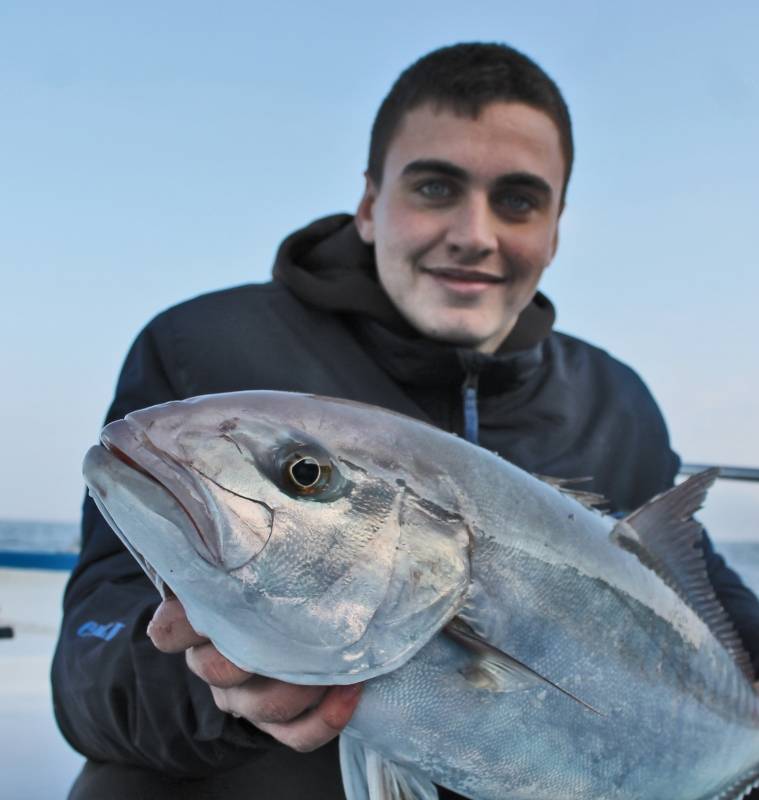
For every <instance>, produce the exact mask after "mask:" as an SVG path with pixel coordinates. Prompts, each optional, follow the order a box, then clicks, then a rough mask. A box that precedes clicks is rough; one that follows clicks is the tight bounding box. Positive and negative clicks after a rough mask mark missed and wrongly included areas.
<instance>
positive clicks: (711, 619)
mask: <svg viewBox="0 0 759 800" xmlns="http://www.w3.org/2000/svg"><path fill="white" fill-rule="evenodd" d="M718 474H719V470H718V469H717V468H712V469H707V470H704V471H703V472H699V473H698V474H697V475H693V476H692V477H690V478H688V479H687V480H686V481H683V482H682V483H681V484H680V485H679V486H675V487H674V488H673V489H670V490H669V491H667V492H664V493H663V494H660V495H657V496H656V497H654V498H652V499H651V500H649V501H648V502H647V503H646V504H645V505H643V506H641V507H640V508H639V509H638V510H637V511H633V512H632V514H629V515H628V516H627V517H625V518H624V519H623V520H620V522H618V523H617V525H616V526H615V527H614V529H613V530H612V532H611V539H612V541H613V542H615V543H616V544H617V545H619V546H620V547H622V548H623V549H625V550H627V551H629V552H631V553H633V554H635V555H636V556H637V557H638V559H639V560H640V561H641V563H643V564H644V565H645V566H647V567H648V568H649V569H652V570H653V571H654V572H655V573H656V574H657V575H658V576H659V577H660V578H661V579H662V580H663V581H664V582H665V583H666V584H667V585H668V586H669V587H670V589H672V590H673V591H674V592H675V593H676V594H678V595H679V596H680V598H681V599H682V600H683V602H685V603H687V604H688V605H689V606H690V607H691V608H692V609H693V610H694V611H695V612H696V613H697V614H698V615H699V617H701V619H702V620H703V621H704V622H705V623H706V624H707V625H708V626H709V629H710V630H711V632H712V633H713V634H714V636H715V637H716V638H717V639H718V640H719V642H720V643H721V644H722V646H723V647H724V648H725V650H727V652H728V653H730V655H731V656H732V657H733V659H734V660H735V662H736V663H737V664H738V666H739V667H740V669H741V670H742V672H743V673H744V675H745V676H746V677H747V678H748V679H749V680H750V681H753V679H754V673H753V668H752V666H751V659H750V658H749V655H748V653H746V651H745V649H744V647H743V643H742V642H741V639H740V637H739V636H738V633H737V632H736V630H735V628H734V626H733V623H732V622H731V620H730V618H729V617H728V615H727V612H726V611H725V609H724V608H723V607H722V604H721V603H720V602H719V600H718V599H717V595H716V594H715V593H714V588H713V587H712V583H711V581H710V579H709V575H708V573H707V571H706V561H705V559H704V554H703V550H702V545H701V542H702V538H703V533H704V529H703V527H702V526H701V523H700V522H698V521H697V520H695V519H693V515H694V514H695V513H696V512H697V511H698V510H699V508H701V506H702V505H703V503H704V499H705V498H706V493H707V491H708V490H709V488H710V487H711V485H712V484H713V483H714V481H715V479H716V478H717V475H718Z"/></svg>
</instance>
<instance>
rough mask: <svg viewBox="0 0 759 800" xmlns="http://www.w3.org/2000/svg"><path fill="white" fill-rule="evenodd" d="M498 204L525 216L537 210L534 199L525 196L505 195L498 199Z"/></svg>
mask: <svg viewBox="0 0 759 800" xmlns="http://www.w3.org/2000/svg"><path fill="white" fill-rule="evenodd" d="M498 202H499V203H500V204H501V205H502V206H505V207H506V209H507V210H508V211H512V212H516V213H518V214H523V213H524V212H526V211H530V210H531V209H533V208H535V203H534V202H533V200H532V198H530V197H527V196H526V195H523V194H505V195H502V196H501V197H500V198H499V199H498Z"/></svg>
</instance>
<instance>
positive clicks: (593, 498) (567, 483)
mask: <svg viewBox="0 0 759 800" xmlns="http://www.w3.org/2000/svg"><path fill="white" fill-rule="evenodd" d="M533 477H534V478H537V479H538V480H540V481H543V483H547V484H548V485H549V486H553V488H554V489H558V490H559V491H560V492H561V493H562V494H565V495H567V496H568V497H572V498H574V499H575V500H577V502H578V503H580V504H581V505H583V506H585V508H589V509H590V510H591V511H595V510H596V509H599V508H602V507H603V506H608V505H609V501H608V500H607V499H606V498H605V497H604V496H603V495H602V494H598V493H597V492H586V491H583V490H581V489H572V488H570V487H571V485H572V484H574V483H588V482H589V481H592V480H593V478H592V477H586V478H554V477H553V476H551V475H538V474H537V473H533Z"/></svg>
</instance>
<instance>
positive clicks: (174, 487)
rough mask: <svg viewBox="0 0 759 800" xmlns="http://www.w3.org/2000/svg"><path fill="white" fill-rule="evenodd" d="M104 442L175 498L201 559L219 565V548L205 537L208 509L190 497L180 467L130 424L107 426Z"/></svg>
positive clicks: (102, 435)
mask: <svg viewBox="0 0 759 800" xmlns="http://www.w3.org/2000/svg"><path fill="white" fill-rule="evenodd" d="M100 441H101V444H102V446H103V447H104V448H105V449H106V450H107V451H108V452H109V453H110V454H111V455H112V456H113V457H114V458H116V459H118V461H120V462H121V463H122V464H124V465H125V466H127V467H129V469H131V470H132V471H134V472H136V473H138V474H140V475H142V476H143V477H144V478H146V479H148V480H149V481H151V482H152V483H153V484H155V485H156V486H159V487H160V488H161V489H162V490H163V491H164V492H166V493H167V494H168V495H169V496H170V497H171V498H172V500H173V501H174V502H175V503H176V504H177V506H179V508H181V509H182V511H183V512H184V514H185V516H186V518H187V521H188V522H189V523H190V524H189V525H185V526H184V529H183V530H184V533H185V535H186V536H187V538H188V539H189V541H190V543H191V544H192V546H193V547H194V548H195V550H196V551H197V552H198V555H200V556H201V558H203V559H204V560H206V561H208V562H210V563H212V564H219V563H220V561H221V559H220V556H219V552H218V548H217V547H215V546H214V544H213V540H212V539H211V538H210V537H208V536H206V535H204V534H203V529H204V528H206V529H211V528H210V519H208V514H207V512H206V509H205V508H204V507H203V506H202V505H201V504H200V503H198V502H197V501H193V499H192V498H191V497H190V496H189V495H188V492H187V491H186V489H185V486H184V482H183V481H182V480H181V475H180V472H179V465H176V464H172V463H171V462H169V461H167V460H166V458H165V456H163V455H162V454H160V453H159V452H158V451H157V450H156V448H155V447H153V445H152V443H151V442H150V440H149V439H148V438H147V437H146V436H144V435H142V436H139V434H137V435H135V431H134V430H133V429H132V427H131V426H130V425H129V423H128V422H127V421H126V420H117V421H116V422H111V423H110V424H109V425H107V426H106V427H105V428H104V429H103V431H102V432H101V434H100Z"/></svg>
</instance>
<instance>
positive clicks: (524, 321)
mask: <svg viewBox="0 0 759 800" xmlns="http://www.w3.org/2000/svg"><path fill="white" fill-rule="evenodd" d="M273 274H274V278H275V280H279V281H281V282H282V283H284V284H285V286H287V288H288V289H290V291H291V292H292V293H293V294H294V295H295V296H296V297H297V298H298V299H299V300H301V301H302V302H304V303H306V304H307V305H309V306H313V307H314V308H318V309H321V310H324V311H330V312H337V313H343V314H350V315H357V316H359V317H368V318H370V319H372V320H376V321H377V322H379V323H380V324H381V325H382V326H384V327H385V328H387V329H389V331H391V332H393V333H395V334H398V335H400V336H401V337H403V338H404V339H423V338H424V337H422V336H421V335H420V334H419V333H418V331H416V329H415V328H413V327H412V326H411V325H410V324H409V323H408V322H407V321H406V320H405V319H404V318H403V317H402V316H401V314H400V313H399V312H398V310H397V309H396V308H395V306H394V305H393V303H392V302H391V301H390V299H389V298H388V296H387V295H386V294H385V292H384V290H383V289H382V286H381V285H380V283H379V281H378V280H377V268H376V265H375V261H374V249H373V248H372V247H371V246H369V245H367V244H364V242H363V241H362V240H361V238H360V237H359V235H358V231H357V230H356V226H355V225H354V224H353V217H352V216H351V215H350V214H335V215H333V216H329V217H323V218H322V219H318V220H316V221H315V222H312V223H311V224H310V225H308V226H307V227H305V228H302V229H300V230H298V231H296V232H295V233H293V234H291V235H290V236H288V237H287V238H286V239H285V240H284V241H283V242H282V244H281V245H280V248H279V251H278V252H277V257H276V260H275V262H274V271H273ZM555 318H556V312H555V310H554V307H553V304H552V303H551V301H550V300H549V299H548V298H547V297H546V296H545V295H543V294H541V293H540V292H537V293H536V294H535V297H534V298H533V300H532V302H531V303H530V305H529V306H527V308H526V309H525V310H524V311H523V312H522V313H521V314H520V316H519V319H518V320H517V323H516V325H515V326H514V329H513V330H512V331H511V333H510V334H509V335H508V336H507V337H506V339H505V341H504V342H503V344H502V345H501V346H500V347H499V348H498V351H497V352H496V355H500V354H505V353H513V352H515V351H523V350H529V349H532V348H534V347H535V346H537V345H538V344H539V343H540V342H542V341H543V340H544V339H546V338H547V337H548V335H549V334H550V333H551V329H552V327H553V323H554V320H555ZM425 341H428V340H425ZM442 347H444V348H445V349H446V350H448V351H449V352H450V350H451V348H450V346H449V345H442ZM456 349H458V350H462V349H463V348H456ZM470 352H471V351H470Z"/></svg>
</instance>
